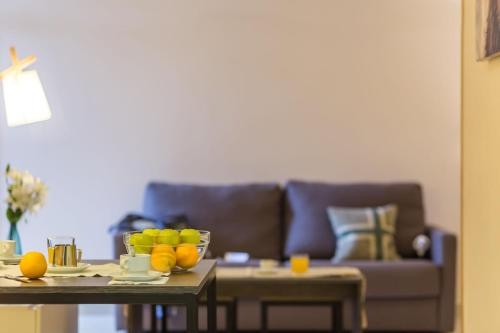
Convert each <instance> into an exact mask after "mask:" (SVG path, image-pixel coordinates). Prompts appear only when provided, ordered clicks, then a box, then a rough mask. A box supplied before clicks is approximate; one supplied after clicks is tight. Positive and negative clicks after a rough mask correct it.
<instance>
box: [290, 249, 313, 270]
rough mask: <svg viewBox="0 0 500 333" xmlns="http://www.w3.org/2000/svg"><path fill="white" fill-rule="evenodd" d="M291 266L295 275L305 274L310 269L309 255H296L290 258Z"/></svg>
mask: <svg viewBox="0 0 500 333" xmlns="http://www.w3.org/2000/svg"><path fill="white" fill-rule="evenodd" d="M290 266H291V268H292V272H293V273H298V274H301V273H305V272H307V270H308V269H309V255H307V254H301V253H299V254H294V255H292V257H291V258H290Z"/></svg>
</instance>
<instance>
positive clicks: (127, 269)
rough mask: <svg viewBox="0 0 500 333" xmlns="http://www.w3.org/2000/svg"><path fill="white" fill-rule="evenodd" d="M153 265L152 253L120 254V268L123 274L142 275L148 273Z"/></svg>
mask: <svg viewBox="0 0 500 333" xmlns="http://www.w3.org/2000/svg"><path fill="white" fill-rule="evenodd" d="M150 267H151V255H149V254H136V255H135V256H132V255H130V254H122V255H121V256H120V268H121V269H122V274H123V275H131V276H142V275H147V274H148V272H149V269H150Z"/></svg>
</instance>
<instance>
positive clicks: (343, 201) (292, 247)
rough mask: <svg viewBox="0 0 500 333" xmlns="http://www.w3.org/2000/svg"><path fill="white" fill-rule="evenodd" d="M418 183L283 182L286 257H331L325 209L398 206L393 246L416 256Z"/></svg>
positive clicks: (420, 227) (420, 225)
mask: <svg viewBox="0 0 500 333" xmlns="http://www.w3.org/2000/svg"><path fill="white" fill-rule="evenodd" d="M422 201H423V199H422V190H421V187H420V185H418V184H413V183H389V184H363V183H357V184H327V183H315V182H302V181H290V182H288V184H287V185H286V194H285V223H286V229H287V231H286V240H285V253H284V254H285V256H287V257H289V256H290V255H292V254H294V253H308V254H309V255H310V256H311V257H312V258H317V259H326V258H332V257H333V256H334V254H335V253H334V252H335V246H336V240H335V235H334V233H333V231H332V228H331V225H330V222H329V221H328V215H327V208H328V207H329V206H338V207H374V206H382V205H387V204H396V205H397V206H398V218H397V222H396V235H395V240H396V247H397V251H398V253H399V254H400V255H401V256H403V257H407V258H409V257H415V255H416V254H415V251H414V250H413V248H412V242H413V239H414V238H415V236H417V235H418V234H421V233H423V232H424V231H425V224H424V208H423V202H422Z"/></svg>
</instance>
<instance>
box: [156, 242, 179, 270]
mask: <svg viewBox="0 0 500 333" xmlns="http://www.w3.org/2000/svg"><path fill="white" fill-rule="evenodd" d="M175 261H176V257H175V251H174V249H173V248H172V247H171V246H170V245H167V244H158V245H155V247H154V248H153V251H152V252H151V266H152V267H153V269H154V270H155V271H159V272H163V273H167V272H170V270H171V269H172V268H174V267H175Z"/></svg>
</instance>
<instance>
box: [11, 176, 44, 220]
mask: <svg viewBox="0 0 500 333" xmlns="http://www.w3.org/2000/svg"><path fill="white" fill-rule="evenodd" d="M7 178H8V184H7V185H8V187H7V189H8V192H9V195H8V197H7V199H6V202H7V204H8V205H9V207H10V208H11V209H12V210H13V211H18V210H19V211H20V212H21V213H23V214H24V213H25V212H27V211H28V212H30V213H31V214H33V213H36V212H38V211H39V210H40V208H42V207H43V205H45V201H46V198H47V186H46V185H45V184H44V183H43V182H42V181H41V180H40V179H39V178H35V177H33V175H31V174H30V173H29V172H27V171H25V172H19V171H18V170H16V169H13V168H9V170H8V172H7Z"/></svg>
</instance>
